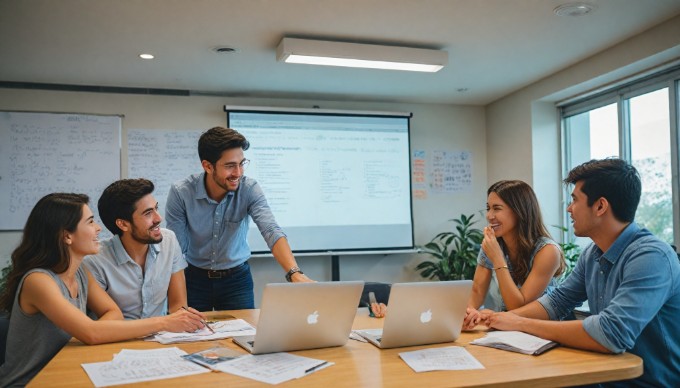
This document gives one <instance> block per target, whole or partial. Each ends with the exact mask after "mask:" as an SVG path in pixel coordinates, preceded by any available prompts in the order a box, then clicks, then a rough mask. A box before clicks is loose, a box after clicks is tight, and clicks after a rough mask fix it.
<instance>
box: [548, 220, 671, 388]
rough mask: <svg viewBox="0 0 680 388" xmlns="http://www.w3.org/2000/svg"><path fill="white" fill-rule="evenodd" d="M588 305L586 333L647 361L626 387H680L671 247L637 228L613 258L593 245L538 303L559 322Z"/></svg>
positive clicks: (617, 244) (613, 250)
mask: <svg viewBox="0 0 680 388" xmlns="http://www.w3.org/2000/svg"><path fill="white" fill-rule="evenodd" d="M584 300H588V305H589V307H590V312H591V314H592V315H591V316H589V317H588V318H586V319H585V320H584V321H583V328H584V330H585V331H586V332H587V333H588V334H589V335H590V336H591V337H592V338H593V339H594V340H595V341H597V342H598V343H599V344H601V345H602V346H604V347H605V348H607V349H609V350H610V351H611V352H613V353H621V352H624V351H628V352H630V353H633V354H636V355H638V356H639V357H641V358H642V359H643V361H644V373H643V375H642V376H641V377H639V378H638V379H636V380H634V381H626V382H621V383H622V384H624V383H625V386H630V385H631V384H633V383H634V384H637V385H640V386H648V385H653V386H666V387H672V386H676V387H677V386H680V263H679V262H678V257H677V255H676V253H675V252H673V250H672V249H671V247H670V245H668V244H667V243H665V242H663V241H661V240H659V239H658V238H656V237H655V236H654V235H652V234H651V233H650V232H649V231H648V230H647V229H640V227H639V226H638V225H637V224H636V223H631V224H630V225H628V226H627V227H626V228H625V229H624V230H623V232H621V234H620V235H619V237H618V238H617V239H616V240H615V241H614V243H613V244H612V246H611V247H610V248H609V249H608V250H607V252H602V250H600V248H598V247H597V246H596V245H595V244H590V245H589V246H588V247H587V248H586V249H585V250H584V251H583V253H582V254H581V257H580V258H579V260H578V262H577V264H576V267H575V268H574V271H573V272H572V273H571V274H570V275H569V277H568V278H567V279H566V280H565V282H564V283H562V285H560V286H559V287H558V288H556V289H555V290H554V291H553V292H552V293H550V294H549V295H545V296H543V297H541V298H540V299H539V300H538V302H539V303H541V305H543V307H544V308H545V309H546V311H547V312H548V315H549V316H550V319H553V320H555V319H559V318H560V317H562V316H564V315H565V314H567V313H568V312H570V311H571V310H572V309H573V308H574V307H575V306H577V305H578V304H579V303H581V302H582V301H584Z"/></svg>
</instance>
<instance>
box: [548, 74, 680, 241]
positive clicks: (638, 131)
mask: <svg viewBox="0 0 680 388" xmlns="http://www.w3.org/2000/svg"><path fill="white" fill-rule="evenodd" d="M679 83H680V68H675V69H671V70H669V71H666V72H664V73H663V74H658V75H654V76H651V77H647V78H645V79H644V80H640V81H636V82H634V83H630V84H626V85H624V86H621V87H619V88H616V89H613V90H609V91H606V92H603V93H600V94H598V95H597V96H592V97H589V98H587V99H583V100H581V101H578V102H576V103H572V104H567V105H564V106H561V107H560V108H561V112H562V130H563V144H564V147H563V166H564V173H565V175H566V173H567V172H568V171H569V170H570V169H571V168H573V167H575V166H577V165H579V164H581V163H583V162H585V161H588V160H590V159H602V158H606V157H612V156H614V157H620V158H623V159H626V160H628V161H629V162H630V163H632V164H633V165H634V166H635V167H636V168H637V169H638V171H639V173H640V177H641V179H642V197H641V198H640V205H639V206H638V210H637V213H636V217H635V221H636V222H637V223H639V224H640V225H641V226H643V227H645V228H647V229H649V230H650V231H651V232H652V233H654V234H655V235H656V236H658V237H659V238H661V239H662V240H664V241H667V242H668V243H670V244H674V245H676V246H678V245H680V244H679V243H680V216H678V213H680V209H677V208H676V209H674V208H673V206H676V207H677V203H678V198H679V196H680V192H679V190H680V189H679V188H678V180H677V179H678V178H677V177H678V173H679V170H680V166H679V163H678V153H679V151H680V150H679V146H678V112H679V111H680V106H678V101H679V100H680V98H678V93H679V92H678V84H679ZM565 195H567V196H568V193H565ZM674 198H675V201H674ZM674 203H675V204H676V205H674ZM565 212H566V209H565ZM565 219H568V218H565ZM565 226H567V225H565Z"/></svg>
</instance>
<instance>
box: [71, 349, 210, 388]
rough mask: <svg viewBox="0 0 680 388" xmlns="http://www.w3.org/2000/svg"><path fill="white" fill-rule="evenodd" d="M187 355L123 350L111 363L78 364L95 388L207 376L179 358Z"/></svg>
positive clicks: (157, 350)
mask: <svg viewBox="0 0 680 388" xmlns="http://www.w3.org/2000/svg"><path fill="white" fill-rule="evenodd" d="M185 354H187V353H186V352H185V351H183V350H180V349H178V348H163V349H151V350H130V349H123V350H121V352H120V353H118V354H116V355H114V357H113V360H112V361H108V362H95V363H91V364H82V367H83V369H85V372H86V373H87V375H88V376H89V377H90V380H92V383H93V384H94V385H95V386H97V387H107V386H110V385H118V384H130V383H138V382H141V381H151V380H160V379H169V378H172V377H180V376H189V375H195V374H199V373H209V372H210V369H206V368H203V367H202V366H199V365H196V364H194V363H193V362H189V361H186V360H184V359H182V357H180V356H182V355H185Z"/></svg>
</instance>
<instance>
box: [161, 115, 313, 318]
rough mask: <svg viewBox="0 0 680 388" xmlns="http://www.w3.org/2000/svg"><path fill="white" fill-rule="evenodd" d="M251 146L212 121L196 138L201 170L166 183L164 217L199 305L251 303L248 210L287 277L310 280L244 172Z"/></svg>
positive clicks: (193, 302) (257, 188)
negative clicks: (183, 262)
mask: <svg viewBox="0 0 680 388" xmlns="http://www.w3.org/2000/svg"><path fill="white" fill-rule="evenodd" d="M249 147H250V143H249V142H248V141H247V140H246V138H245V137H244V136H243V135H242V134H240V133H238V132H237V131H235V130H233V129H230V128H221V127H215V128H212V129H209V130H207V131H206V132H204V133H203V134H202V135H201V137H200V139H199V140H198V156H199V158H200V159H201V165H202V167H203V172H202V173H200V174H194V175H191V176H190V177H188V178H186V179H183V180H181V181H179V182H176V183H175V184H173V185H172V186H171V187H170V192H169V194H168V201H167V202H166V213H165V219H166V222H167V225H168V229H170V230H172V231H174V232H175V234H176V235H177V239H178V240H179V244H180V246H181V247H182V252H183V253H184V257H185V259H186V261H187V262H188V264H189V266H188V267H187V269H186V270H185V273H186V283H187V298H188V301H189V305H190V306H192V307H194V308H196V309H197V310H199V311H210V310H213V309H215V310H234V309H248V308H254V307H255V302H254V295H253V278H252V274H251V273H250V266H249V265H248V259H249V258H250V247H249V246H248V241H247V236H248V224H249V219H248V217H249V216H250V217H251V218H252V219H253V221H254V222H255V224H256V225H257V227H258V229H259V230H260V233H261V234H262V237H263V238H264V240H265V242H266V243H267V245H268V246H269V249H271V251H272V254H273V255H274V258H275V259H276V260H277V261H278V262H279V265H281V267H283V270H284V271H285V272H286V280H288V281H292V282H308V281H311V280H310V279H309V278H308V277H307V276H305V275H304V274H303V273H302V271H300V268H299V267H298V266H297V263H296V261H295V257H294V256H293V253H292V252H291V249H290V246H289V245H288V241H287V239H286V235H285V234H284V233H283V230H281V228H280V227H279V225H278V224H277V223H276V220H275V219H274V215H273V214H272V212H271V209H270V208H269V205H268V204H267V199H266V198H265V196H264V193H263V192H262V189H261V188H260V186H259V185H258V184H257V182H256V181H255V180H253V179H248V177H246V176H244V175H243V171H244V169H245V167H246V166H247V164H248V159H246V158H245V157H244V156H243V151H245V150H247V149H248V148H249Z"/></svg>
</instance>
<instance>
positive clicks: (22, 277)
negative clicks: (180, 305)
mask: <svg viewBox="0 0 680 388" xmlns="http://www.w3.org/2000/svg"><path fill="white" fill-rule="evenodd" d="M87 203H88V197H87V196H86V195H83V194H69V193H53V194H48V195H46V196H45V197H43V198H42V199H40V200H39V201H38V203H37V204H36V205H35V207H34V208H33V210H32V211H31V214H30V215H29V216H28V220H27V222H26V226H25V227H24V232H23V237H22V240H21V243H20V244H19V246H18V247H17V248H16V249H15V250H14V252H12V270H11V272H10V273H9V275H8V276H7V283H6V288H5V290H4V292H3V294H2V295H0V309H1V310H3V311H6V312H8V313H10V322H9V332H8V334H7V348H6V351H5V354H6V357H5V363H4V364H3V365H2V366H0V386H2V387H7V386H23V385H26V384H27V383H28V382H29V381H30V380H31V379H32V378H33V376H35V375H36V374H37V373H38V372H39V371H40V370H41V369H42V368H43V367H44V366H45V365H46V364H47V363H48V362H49V360H50V359H52V357H54V355H56V354H57V352H59V350H60V349H61V348H62V347H63V346H64V345H66V343H67V342H68V341H69V340H70V338H71V337H76V338H77V339H79V340H80V341H82V342H84V343H86V344H100V343H105V342H115V341H122V340H128V339H132V338H137V337H142V336H146V335H149V334H151V333H155V332H157V331H163V330H164V331H174V332H183V331H194V330H196V329H199V328H201V327H203V324H202V323H201V319H202V318H203V316H202V314H200V313H199V312H197V311H195V310H193V309H191V311H185V310H179V311H178V312H176V313H173V314H172V315H167V316H163V317H154V318H148V319H140V320H135V321H125V320H123V314H122V313H121V311H120V309H119V308H118V306H117V305H116V304H115V303H114V302H113V300H112V299H111V298H110V297H109V296H108V294H107V293H106V292H105V291H104V290H102V289H101V288H100V287H99V285H97V282H96V281H94V280H93V278H92V276H91V275H90V274H89V272H87V271H86V270H85V268H82V267H81V263H82V261H83V258H84V257H85V255H91V254H95V253H97V252H98V251H99V239H98V235H99V232H100V231H101V227H100V226H99V225H97V223H96V222H95V221H94V217H93V215H92V211H91V210H90V208H89V207H88V205H87ZM86 308H87V309H90V310H92V311H93V312H94V313H95V314H97V316H99V317H100V318H99V320H97V321H94V320H92V319H90V318H89V317H88V316H87V315H86V314H85V310H86Z"/></svg>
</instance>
